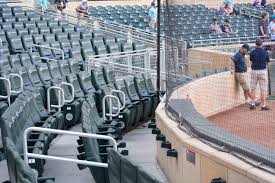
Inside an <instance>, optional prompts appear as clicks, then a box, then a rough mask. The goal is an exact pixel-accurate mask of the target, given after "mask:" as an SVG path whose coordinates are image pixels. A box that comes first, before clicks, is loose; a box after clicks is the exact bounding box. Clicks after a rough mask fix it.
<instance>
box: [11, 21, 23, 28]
mask: <svg viewBox="0 0 275 183" xmlns="http://www.w3.org/2000/svg"><path fill="white" fill-rule="evenodd" d="M12 27H13V28H14V29H22V28H24V24H23V22H13V23H12Z"/></svg>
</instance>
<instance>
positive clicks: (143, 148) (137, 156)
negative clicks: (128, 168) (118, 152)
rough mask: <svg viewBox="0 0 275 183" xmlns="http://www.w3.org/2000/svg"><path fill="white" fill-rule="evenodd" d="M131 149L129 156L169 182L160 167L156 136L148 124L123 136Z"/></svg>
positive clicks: (166, 182)
mask: <svg viewBox="0 0 275 183" xmlns="http://www.w3.org/2000/svg"><path fill="white" fill-rule="evenodd" d="M123 141H125V142H126V143H127V149H128V150H129V158H130V159H131V160H132V161H134V162H136V163H137V164H139V165H140V166H141V167H143V168H144V169H146V170H147V171H148V172H150V173H152V174H153V175H154V176H156V177H159V178H160V180H162V181H163V182H165V183H169V182H168V180H167V178H166V176H165V174H164V173H163V172H162V170H161V169H160V167H159V165H158V162H157V160H156V157H157V146H156V136H155V135H153V134H152V129H149V128H147V124H144V125H141V126H139V127H137V128H136V129H135V130H133V131H131V132H129V133H127V134H126V135H125V136H124V137H123Z"/></svg>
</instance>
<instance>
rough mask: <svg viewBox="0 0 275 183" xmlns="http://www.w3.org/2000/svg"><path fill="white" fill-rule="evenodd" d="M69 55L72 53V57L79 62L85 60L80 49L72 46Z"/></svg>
mask: <svg viewBox="0 0 275 183" xmlns="http://www.w3.org/2000/svg"><path fill="white" fill-rule="evenodd" d="M69 55H70V58H74V60H75V61H77V62H79V63H83V61H84V60H83V57H82V54H81V50H80V49H77V48H71V49H70V50H69Z"/></svg>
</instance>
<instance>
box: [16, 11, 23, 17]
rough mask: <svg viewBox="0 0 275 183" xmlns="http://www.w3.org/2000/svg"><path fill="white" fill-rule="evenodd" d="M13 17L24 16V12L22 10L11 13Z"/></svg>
mask: <svg viewBox="0 0 275 183" xmlns="http://www.w3.org/2000/svg"><path fill="white" fill-rule="evenodd" d="M13 16H15V17H22V16H25V12H24V11H23V10H21V11H13Z"/></svg>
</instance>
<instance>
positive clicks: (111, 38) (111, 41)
mask: <svg viewBox="0 0 275 183" xmlns="http://www.w3.org/2000/svg"><path fill="white" fill-rule="evenodd" d="M103 41H104V44H105V45H108V44H114V43H115V42H116V40H115V37H114V36H105V37H104V38H103Z"/></svg>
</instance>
